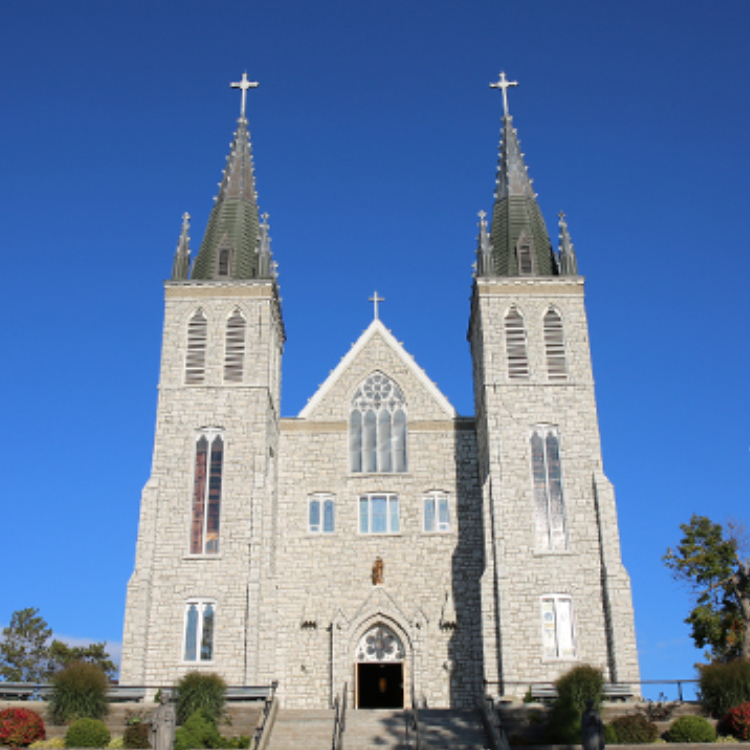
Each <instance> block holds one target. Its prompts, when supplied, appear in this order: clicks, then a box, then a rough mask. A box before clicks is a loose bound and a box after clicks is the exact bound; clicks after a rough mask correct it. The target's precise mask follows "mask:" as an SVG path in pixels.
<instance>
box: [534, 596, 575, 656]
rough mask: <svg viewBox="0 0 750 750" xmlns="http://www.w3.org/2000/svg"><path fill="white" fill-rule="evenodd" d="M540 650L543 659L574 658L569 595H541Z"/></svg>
mask: <svg viewBox="0 0 750 750" xmlns="http://www.w3.org/2000/svg"><path fill="white" fill-rule="evenodd" d="M542 651H543V654H544V658H545V659H575V658H576V641H575V629H574V626H573V601H572V599H571V598H570V597H569V596H560V595H556V594H553V595H550V596H544V597H542Z"/></svg>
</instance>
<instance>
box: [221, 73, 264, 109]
mask: <svg viewBox="0 0 750 750" xmlns="http://www.w3.org/2000/svg"><path fill="white" fill-rule="evenodd" d="M229 85H230V86H231V87H232V88H233V89H242V107H241V109H240V117H242V119H243V120H244V119H245V103H246V102H247V90H248V89H257V88H258V86H259V85H260V84H259V83H258V82H257V81H249V80H248V78H247V71H245V72H244V73H243V74H242V80H241V81H238V82H237V83H230V84H229Z"/></svg>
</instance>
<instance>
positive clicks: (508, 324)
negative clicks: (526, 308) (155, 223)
mask: <svg viewBox="0 0 750 750" xmlns="http://www.w3.org/2000/svg"><path fill="white" fill-rule="evenodd" d="M505 352H506V354H507V356H508V377H509V378H510V379H511V380H521V379H525V378H528V377H529V355H528V353H527V351H526V326H525V325H524V322H523V315H521V313H520V312H519V311H518V308H516V307H511V308H510V310H508V312H507V313H506V315H505Z"/></svg>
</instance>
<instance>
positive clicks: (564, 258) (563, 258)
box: [560, 211, 578, 276]
mask: <svg viewBox="0 0 750 750" xmlns="http://www.w3.org/2000/svg"><path fill="white" fill-rule="evenodd" d="M560 273H561V274H562V275H563V276H578V260H577V259H576V251H575V250H574V248H573V242H572V241H571V239H570V233H569V232H568V222H567V221H565V214H564V213H563V212H562V211H560Z"/></svg>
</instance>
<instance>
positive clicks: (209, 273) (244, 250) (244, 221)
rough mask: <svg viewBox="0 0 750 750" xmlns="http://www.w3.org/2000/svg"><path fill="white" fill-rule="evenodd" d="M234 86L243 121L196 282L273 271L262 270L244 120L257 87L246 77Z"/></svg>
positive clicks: (196, 270) (200, 256) (198, 261)
mask: <svg viewBox="0 0 750 750" xmlns="http://www.w3.org/2000/svg"><path fill="white" fill-rule="evenodd" d="M231 86H232V88H239V89H241V91H242V106H241V109H240V118H239V120H238V121H237V130H236V132H235V134H234V141H233V142H232V144H231V147H230V151H229V156H228V157H227V166H226V168H225V169H224V174H223V177H222V180H221V183H220V184H219V194H218V195H217V196H216V198H215V203H214V207H213V210H212V211H211V216H210V217H209V220H208V227H207V228H206V234H205V235H204V237H203V242H202V243H201V248H200V251H199V252H198V257H197V258H196V260H195V265H194V266H193V274H192V278H193V279H252V278H270V270H269V269H268V268H261V265H263V264H261V263H260V250H261V248H260V229H261V227H260V222H259V220H258V203H257V195H256V192H255V171H254V168H253V156H252V149H251V146H250V133H249V131H248V127H247V119H246V118H245V104H246V96H247V91H248V90H249V89H251V88H257V86H258V84H257V83H256V82H254V81H249V80H248V78H247V73H245V74H243V76H242V81H240V82H239V83H233V84H231ZM261 271H263V274H262V275H261Z"/></svg>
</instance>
